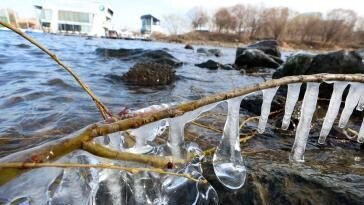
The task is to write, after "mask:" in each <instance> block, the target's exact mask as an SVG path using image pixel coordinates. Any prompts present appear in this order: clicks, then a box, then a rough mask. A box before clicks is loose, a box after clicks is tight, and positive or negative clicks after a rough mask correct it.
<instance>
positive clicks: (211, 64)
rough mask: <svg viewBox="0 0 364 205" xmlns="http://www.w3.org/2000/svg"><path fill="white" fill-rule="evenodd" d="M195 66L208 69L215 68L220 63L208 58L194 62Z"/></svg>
mask: <svg viewBox="0 0 364 205" xmlns="http://www.w3.org/2000/svg"><path fill="white" fill-rule="evenodd" d="M195 66H197V67H200V68H207V69H210V70H217V69H218V68H219V67H220V66H221V64H220V63H218V62H216V61H213V60H208V61H206V62H203V63H199V64H195Z"/></svg>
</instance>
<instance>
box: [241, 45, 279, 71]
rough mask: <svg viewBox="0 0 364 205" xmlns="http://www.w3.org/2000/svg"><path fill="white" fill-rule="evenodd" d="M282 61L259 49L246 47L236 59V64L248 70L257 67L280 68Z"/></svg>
mask: <svg viewBox="0 0 364 205" xmlns="http://www.w3.org/2000/svg"><path fill="white" fill-rule="evenodd" d="M280 63H281V62H277V61H276V60H275V59H274V58H272V57H271V56H270V55H267V54H265V53H264V52H263V51H261V50H258V49H246V50H244V51H243V52H242V53H241V54H240V55H239V56H237V58H236V59H235V65H236V66H237V67H238V68H241V69H245V70H246V71H247V72H249V69H251V68H256V67H265V68H278V67H279V66H280Z"/></svg>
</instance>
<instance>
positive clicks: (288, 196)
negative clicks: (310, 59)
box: [0, 31, 364, 204]
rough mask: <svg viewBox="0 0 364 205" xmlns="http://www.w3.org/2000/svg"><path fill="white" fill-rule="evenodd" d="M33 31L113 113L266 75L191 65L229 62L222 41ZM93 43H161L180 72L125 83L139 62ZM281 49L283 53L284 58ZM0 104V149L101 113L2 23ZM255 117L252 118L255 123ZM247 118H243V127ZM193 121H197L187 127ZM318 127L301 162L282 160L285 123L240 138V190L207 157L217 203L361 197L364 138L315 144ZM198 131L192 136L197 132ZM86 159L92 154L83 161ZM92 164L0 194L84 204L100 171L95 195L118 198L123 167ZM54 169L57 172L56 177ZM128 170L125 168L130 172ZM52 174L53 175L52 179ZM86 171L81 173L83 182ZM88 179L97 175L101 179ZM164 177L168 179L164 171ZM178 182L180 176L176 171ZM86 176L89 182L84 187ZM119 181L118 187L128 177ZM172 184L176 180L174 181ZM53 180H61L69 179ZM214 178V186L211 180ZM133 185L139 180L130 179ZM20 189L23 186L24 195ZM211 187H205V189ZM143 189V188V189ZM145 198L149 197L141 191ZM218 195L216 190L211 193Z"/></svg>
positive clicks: (81, 157) (47, 136)
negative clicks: (160, 80) (191, 46)
mask: <svg viewBox="0 0 364 205" xmlns="http://www.w3.org/2000/svg"><path fill="white" fill-rule="evenodd" d="M31 36H32V37H34V38H35V39H37V40H38V41H39V42H41V43H42V44H43V45H45V46H46V47H47V48H49V49H50V50H51V51H52V52H54V53H55V54H56V55H57V56H58V57H59V58H60V59H61V60H62V61H64V62H65V63H66V64H67V65H69V66H71V67H72V68H73V69H74V71H76V73H78V75H79V76H80V77H81V79H82V80H83V81H84V82H85V83H86V84H87V85H88V86H89V87H90V88H91V89H92V90H93V91H94V93H95V94H96V95H97V96H99V97H100V99H101V100H102V101H103V102H104V103H105V104H106V105H107V106H108V107H109V108H110V109H111V110H112V112H114V113H118V112H119V111H121V110H122V108H124V107H128V108H131V109H139V108H143V107H146V106H148V105H155V104H161V103H170V102H182V101H187V100H193V99H197V98H200V97H202V96H206V95H209V94H213V93H217V92H222V91H228V90H231V89H234V88H237V87H243V86H246V85H249V84H252V83H258V82H262V81H263V80H264V78H263V77H259V76H258V77H257V76H249V75H242V74H241V73H240V72H239V71H236V70H221V69H219V70H216V71H211V70H208V69H203V68H198V67H196V66H194V64H195V63H201V62H204V61H207V60H208V59H212V60H215V61H218V62H220V63H233V61H234V58H235V48H220V49H221V50H222V53H223V56H222V57H214V56H206V55H204V54H197V53H195V52H193V51H192V50H186V49H184V45H182V44H171V43H161V42H143V41H126V40H113V39H100V38H95V39H92V40H87V39H86V38H84V37H71V36H58V35H51V34H31ZM196 47H205V46H195V48H196ZM97 48H114V49H118V48H143V49H164V50H167V51H168V52H169V53H170V54H172V55H173V56H174V57H176V58H177V59H179V60H181V61H182V62H184V64H183V66H181V67H179V68H177V69H176V73H177V75H178V76H179V79H178V80H177V81H176V82H174V83H173V84H171V85H169V86H162V87H154V88H152V87H148V88H146V87H137V86H131V85H127V84H125V83H124V82H123V81H122V80H121V79H120V78H119V77H118V76H121V75H122V74H123V73H125V72H127V71H128V70H129V68H130V67H131V66H133V64H135V63H136V62H135V61H133V60H127V61H123V60H120V59H117V58H108V57H104V56H100V55H97V54H96V52H95V50H96V49H97ZM206 48H211V47H206ZM286 55H287V54H286V53H284V56H283V58H285V56H286ZM257 106H260V105H257ZM0 111H1V115H0V157H3V156H6V155H8V154H10V153H13V152H16V151H20V150H24V149H27V148H29V147H33V146H36V145H39V144H42V143H44V142H47V141H50V140H54V139H56V138H61V137H63V136H65V135H67V134H69V133H72V132H74V131H76V130H79V129H81V128H82V127H84V126H86V125H88V124H91V123H94V122H98V121H100V120H101V119H102V118H101V116H100V114H99V113H98V110H97V109H96V107H95V105H94V103H93V102H92V100H91V99H90V98H89V96H88V95H87V94H86V93H85V92H84V91H83V90H82V89H81V88H80V87H79V85H78V84H77V83H76V82H75V80H74V79H73V78H72V77H71V76H70V75H69V74H68V73H67V72H66V71H65V70H63V69H61V68H60V67H59V66H58V65H57V64H56V63H55V62H54V61H53V60H52V59H50V58H49V56H47V55H45V54H44V53H42V52H41V51H40V50H39V49H38V48H36V47H34V46H33V45H31V44H29V43H27V42H26V41H25V40H24V39H22V38H21V37H19V36H18V35H16V34H14V33H12V32H8V31H1V32H0ZM211 118H212V117H211ZM206 122H211V124H214V125H215V126H217V127H218V128H219V129H222V128H223V125H224V123H225V118H221V119H220V118H216V119H215V117H214V118H212V119H210V121H208V120H207V121H206ZM212 122H213V123H212ZM270 123H271V124H275V125H276V122H272V121H271V122H270ZM253 126H254V127H256V125H253ZM253 126H248V128H249V127H253ZM192 128H193V127H192ZM248 128H247V129H248ZM194 129H197V127H196V128H194ZM198 129H202V128H198ZM198 129H197V131H198ZM249 129H250V128H249ZM192 131H194V130H193V129H192ZM248 131H249V130H248ZM201 132H203V133H204V135H206V136H209V137H214V136H215V135H216V136H215V138H216V139H219V138H220V137H221V134H216V133H215V132H209V131H208V130H206V129H203V130H202V131H201ZM317 132H318V131H317V130H315V129H313V131H312V135H313V137H310V139H309V144H308V146H307V151H306V152H307V154H306V159H307V161H306V163H304V164H302V165H299V166H292V164H290V163H289V161H288V155H289V152H290V149H291V146H292V144H293V136H294V133H293V131H292V130H291V131H288V132H287V133H285V132H281V131H279V132H278V131H277V130H276V129H275V128H267V131H266V133H265V134H263V135H260V136H259V137H254V138H253V139H252V140H250V141H249V142H248V143H246V144H242V150H244V151H245V152H246V154H247V155H248V156H246V166H247V173H248V175H247V181H246V184H245V185H244V187H243V188H242V189H239V190H238V191H234V192H233V191H226V188H225V187H222V186H221V184H220V183H219V182H218V181H217V180H216V177H215V175H214V173H212V170H213V169H212V168H211V163H210V164H208V163H207V164H208V165H206V166H207V167H205V166H203V168H204V176H205V177H206V178H207V179H208V180H209V183H210V184H211V185H212V186H213V187H214V188H215V189H216V191H217V193H218V194H219V200H218V201H219V202H220V203H222V204H265V203H269V202H272V203H273V204H337V203H339V202H343V204H362V201H363V199H364V195H363V193H364V192H363V187H364V177H363V176H364V175H363V170H364V169H363V160H362V159H363V158H364V157H363V152H362V148H361V147H360V145H359V144H353V143H352V142H350V141H348V140H343V138H342V137H340V134H338V133H336V132H335V133H336V134H335V136H336V137H335V138H332V139H331V140H330V143H328V145H327V146H325V147H322V146H319V145H318V144H317V135H318V134H317ZM186 137H187V136H186ZM200 137H201V136H200ZM194 139H197V140H198V138H194ZM210 146H211V145H210ZM249 153H250V154H249ZM66 158H67V160H69V159H68V158H70V159H71V161H72V160H76V162H81V163H84V162H85V161H87V160H88V159H95V158H94V156H92V157H89V156H88V154H87V153H84V152H83V151H76V153H73V154H72V155H70V156H66ZM207 161H208V160H207ZM87 163H91V162H89V161H87ZM208 166H210V167H208ZM189 168H190V167H189ZM193 169H194V168H193ZM93 172H94V170H93V169H90V170H89V171H87V172H86V171H85V170H83V169H82V170H81V169H79V170H78V171H76V172H74V171H69V170H68V169H64V170H63V169H62V170H61V169H56V168H51V169H47V168H42V169H37V170H33V171H31V172H28V174H25V175H22V177H19V178H17V180H14V181H13V182H11V183H10V184H8V185H7V186H3V187H0V204H2V203H3V202H4V201H6V202H7V203H8V202H9V203H10V201H13V202H14V204H32V203H25V202H24V201H26V202H31V201H32V200H33V199H32V197H33V196H35V197H38V199H39V200H42V199H43V198H44V197H45V198H44V200H43V202H44V203H45V202H46V201H47V200H48V199H51V202H52V203H53V204H64V203H68V202H69V204H86V203H83V202H82V201H80V199H88V197H87V194H85V193H86V192H84V191H85V190H86V191H88V190H89V187H88V181H87V180H89V178H90V176H92V177H94V176H101V177H103V178H102V179H103V180H101V178H100V181H101V182H100V181H99V182H100V183H99V184H97V183H96V184H97V186H99V187H98V190H99V191H98V192H97V194H95V195H96V196H95V197H94V198H95V200H96V202H97V204H105V203H106V204H108V203H107V201H105V200H107V199H108V200H110V199H114V196H116V195H113V193H111V192H110V191H111V190H112V189H111V190H108V189H107V188H110V187H118V186H114V185H115V184H114V182H111V181H112V180H114V179H116V178H117V177H120V176H119V175H120V172H118V173H117V174H119V175H117V174H116V172H111V171H109V170H102V171H101V172H100V173H96V174H95V173H93ZM80 176H83V177H80ZM59 177H61V178H62V179H63V180H58V179H59ZM128 177H129V176H123V177H121V178H122V179H127V178H128ZM166 177H168V176H166ZM129 178H130V177H129ZM150 178H151V177H145V176H144V178H143V177H140V176H136V177H135V178H134V179H133V180H135V179H136V180H139V181H131V183H125V184H127V185H128V186H129V184H134V186H136V185H138V186H136V187H139V185H143V183H144V182H143V183H141V181H142V180H146V182H145V185H148V183H149V185H150V186H151V185H153V187H149V185H148V186H147V188H145V190H148V191H151V190H152V191H155V190H157V189H158V187H161V186H160V185H159V184H158V183H160V181H158V180H157V181H152V182H153V183H150V182H149V181H148V180H150ZM50 179H52V180H53V179H55V180H53V181H52V183H51V184H50V181H51V180H50ZM82 179H84V180H86V182H87V183H86V182H85V183H82ZM93 180H94V181H95V180H96V181H98V180H99V179H98V178H95V179H93ZM108 180H110V182H109V181H108ZM59 181H63V182H72V181H77V183H70V184H68V183H60V184H59ZM91 181H92V180H91ZM105 181H106V182H107V183H106V182H105ZM116 181H117V180H116ZM164 181H167V182H168V181H171V180H169V179H168V178H166V180H164ZM172 181H173V180H172ZM147 182H148V183H147ZM177 182H178V183H179V181H177ZM57 183H58V184H57ZM105 183H106V185H107V186H106V185H105ZM108 183H109V184H108ZM84 184H86V185H87V186H85V187H83V185H84ZM125 184H124V185H123V186H120V187H124V186H126V185H125ZM71 185H72V186H71ZM77 185H80V186H81V185H82V187H77ZM94 185H95V184H94ZM172 185H173V186H174V185H175V184H173V183H172ZM187 185H188V184H187ZM170 186H171V185H170ZM173 186H172V187H173ZM34 187H36V189H35V188H34ZM57 187H65V189H59V188H57ZM177 187H178V186H177ZM193 187H194V186H192V187H187V189H183V190H188V193H186V194H181V193H180V191H176V189H171V190H172V191H173V193H175V195H173V197H175V200H174V201H176V202H178V204H181V202H184V201H185V200H186V197H190V198H192V199H194V197H195V196H194V195H193V194H192V195H191V193H196V190H195V192H194V191H193V190H192V189H193ZM196 188H197V187H196ZM200 188H201V187H199V189H200ZM205 188H206V187H205ZM210 188H211V186H209V189H210ZM134 189H135V190H137V189H136V188H135V187H134V188H133V190H134ZM29 190H30V191H29ZM49 190H51V191H49ZM115 190H116V192H117V194H120V193H122V194H121V195H122V196H120V197H121V199H123V200H124V199H125V204H128V203H127V202H128V201H127V199H129V198H130V196H131V193H129V192H125V193H124V192H120V190H118V189H115ZM115 190H114V191H115ZM135 190H134V191H135ZM143 190H144V189H143ZM183 190H182V191H183ZM191 190H192V191H191ZM199 191H201V190H199ZM18 192H19V193H21V194H18ZM25 192H29V193H27V194H26V195H24V193H25ZM116 192H115V193H116ZM157 192H158V191H157ZM208 192H209V191H208V190H207V192H206V193H208ZM44 193H46V194H44ZM69 193H73V194H72V195H70V194H69ZM115 193H114V194H115ZM137 193H138V191H135V194H136V195H138V194H137ZM318 193H319V194H318ZM108 194H109V195H108ZM169 194H172V193H169ZM124 195H125V196H124ZM139 195H144V192H142V194H139ZM145 195H147V194H145ZM151 195H155V194H151ZM81 196H85V197H81ZM118 196H119V195H118ZM19 197H20V198H19ZM42 197H43V198H42ZM136 198H137V197H136ZM57 199H59V201H57ZM66 199H67V200H69V201H67V200H66ZM52 200H53V201H52ZM73 200H74V201H73ZM98 200H100V201H98ZM142 200H144V201H146V200H145V199H144V198H142ZM214 201H217V200H215V199H214ZM22 202H24V203H22ZM58 202H59V203H58ZM4 203H5V202H4ZM7 203H5V204H7ZM109 204H111V203H109ZM174 204H176V203H174Z"/></svg>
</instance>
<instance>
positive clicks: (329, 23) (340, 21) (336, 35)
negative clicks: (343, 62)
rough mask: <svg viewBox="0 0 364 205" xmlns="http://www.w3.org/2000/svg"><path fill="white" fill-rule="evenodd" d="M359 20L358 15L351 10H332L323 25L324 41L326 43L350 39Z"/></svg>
mask: <svg viewBox="0 0 364 205" xmlns="http://www.w3.org/2000/svg"><path fill="white" fill-rule="evenodd" d="M357 18H358V16H357V14H356V13H355V12H354V11H352V10H349V9H334V10H331V11H330V12H329V13H328V14H327V17H326V20H325V21H324V22H323V24H322V41H323V42H324V43H329V42H338V41H340V40H342V39H343V38H347V37H349V36H350V35H351V34H352V31H353V29H354V26H355V22H356V20H357Z"/></svg>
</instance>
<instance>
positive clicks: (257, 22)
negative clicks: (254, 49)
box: [244, 5, 263, 39]
mask: <svg viewBox="0 0 364 205" xmlns="http://www.w3.org/2000/svg"><path fill="white" fill-rule="evenodd" d="M245 25H246V26H245V29H244V30H246V31H247V32H248V35H249V39H255V38H257V37H258V33H259V31H260V30H261V29H262V26H263V9H262V8H258V7H254V6H250V5H249V6H247V7H246V18H245Z"/></svg>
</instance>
